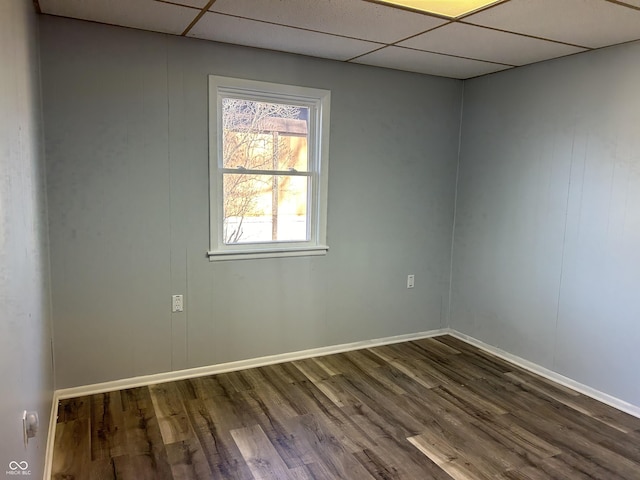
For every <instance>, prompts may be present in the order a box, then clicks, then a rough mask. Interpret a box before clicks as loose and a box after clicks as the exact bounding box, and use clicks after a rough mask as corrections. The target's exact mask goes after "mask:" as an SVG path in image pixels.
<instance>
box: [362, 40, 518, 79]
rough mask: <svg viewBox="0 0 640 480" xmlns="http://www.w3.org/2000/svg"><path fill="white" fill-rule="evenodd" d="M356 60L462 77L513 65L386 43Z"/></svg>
mask: <svg viewBox="0 0 640 480" xmlns="http://www.w3.org/2000/svg"><path fill="white" fill-rule="evenodd" d="M353 62H354V63H362V64H365V65H373V66H376V67H386V68H395V69H396V70H406V71H409V72H417V73H425V74H428V75H438V76H441V77H451V78H460V79H464V78H471V77H477V76H479V75H485V74H487V73H493V72H498V71H500V70H506V69H508V68H511V67H509V66H506V65H497V64H495V63H487V62H479V61H477V60H469V59H466V58H459V57H450V56H447V55H440V54H437V53H429V52H421V51H419V50H411V49H408V48H402V47H386V48H383V49H382V50H378V51H377V52H373V53H369V54H367V55H364V56H362V57H360V58H357V59H355V60H353Z"/></svg>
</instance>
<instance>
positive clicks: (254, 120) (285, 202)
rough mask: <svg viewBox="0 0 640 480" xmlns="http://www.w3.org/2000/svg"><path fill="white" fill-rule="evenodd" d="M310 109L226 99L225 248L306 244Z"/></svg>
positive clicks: (224, 156) (224, 105)
mask: <svg viewBox="0 0 640 480" xmlns="http://www.w3.org/2000/svg"><path fill="white" fill-rule="evenodd" d="M308 119H309V108H308V107H305V106H295V105H288V104H283V103H268V102H259V101H254V100H247V99H238V98H229V97H227V98H223V99H222V124H223V128H222V136H223V138H222V163H223V165H222V172H223V177H222V183H223V215H224V219H223V240H224V243H225V244H237V243H263V242H291V241H306V240H308V238H309V228H308V222H307V218H308V216H309V215H308V214H309V212H308V207H309V201H308V197H309V195H308V192H309V188H310V186H309V181H310V178H311V176H310V175H311V174H310V172H309V166H308V152H307V146H308Z"/></svg>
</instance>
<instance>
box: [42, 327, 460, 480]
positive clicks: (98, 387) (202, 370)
mask: <svg viewBox="0 0 640 480" xmlns="http://www.w3.org/2000/svg"><path fill="white" fill-rule="evenodd" d="M447 333H449V329H448V328H442V329H438V330H430V331H427V332H419V333H409V334H406V335H395V336H392V337H385V338H377V339H373V340H363V341H359V342H352V343H343V344H341V345H332V346H328V347H320V348H312V349H309V350H300V351H298V352H290V353H282V354H278V355H270V356H266V357H259V358H250V359H247V360H239V361H236V362H228V363H220V364H217V365H208V366H206V367H197V368H189V369H186V370H178V371H175V372H165V373H156V374H153V375H144V376H140V377H133V378H125V379H122V380H114V381H110V382H103V383H96V384H93V385H83V386H81V387H72V388H63V389H60V390H56V391H55V392H54V394H53V405H52V409H51V423H50V426H49V436H48V438H47V451H46V455H45V472H44V480H50V479H51V470H52V467H53V464H52V462H53V447H54V443H55V438H56V424H57V418H58V417H57V413H58V403H59V402H60V400H63V399H65V398H75V397H82V396H86V395H95V394H97V393H105V392H112V391H114V390H124V389H127V388H135V387H144V386H147V385H155V384H158V383H166V382H175V381H177V380H184V379H188V378H196V377H204V376H207V375H215V374H218V373H226V372H234V371H238V370H245V369H247V368H255V367H264V366H266V365H274V364H277V363H283V362H292V361H294V360H303V359H305V358H313V357H319V356H322V355H331V354H334V353H343V352H350V351H352V350H360V349H362V348H371V347H379V346H382V345H391V344H393V343H401V342H410V341H412V340H419V339H421V338H429V337H437V336H439V335H445V334H447Z"/></svg>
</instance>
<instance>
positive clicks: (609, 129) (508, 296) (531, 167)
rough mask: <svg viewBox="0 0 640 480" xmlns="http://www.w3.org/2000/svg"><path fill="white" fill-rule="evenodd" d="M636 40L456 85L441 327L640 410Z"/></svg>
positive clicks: (639, 47) (639, 48)
mask: <svg viewBox="0 0 640 480" xmlns="http://www.w3.org/2000/svg"><path fill="white" fill-rule="evenodd" d="M639 58H640V44H639V43H637V42H636V43H634V44H628V45H623V46H619V47H614V48H608V49H604V50H600V51H597V52H592V53H589V54H582V55H578V56H574V57H570V58H566V59H562V60H559V61H551V62H545V63H542V64H538V65H533V66H530V67H525V68H521V69H518V70H514V71H511V72H505V73H501V74H497V75H491V76H488V77H485V78H480V79H477V80H472V81H469V82H467V83H466V84H465V102H464V103H465V104H464V119H463V129H462V139H463V141H462V152H461V157H460V175H459V184H458V199H457V213H456V229H455V242H454V254H453V258H454V269H453V289H452V316H451V326H452V327H453V328H456V329H458V330H460V331H462V332H464V333H466V334H469V335H472V336H474V337H476V338H479V339H480V340H483V341H485V342H487V343H489V344H491V345H495V346H497V347H499V348H502V349H504V350H507V351H509V352H511V353H514V354H515V355H519V356H521V357H524V358H526V359H528V360H531V361H534V362H536V363H539V364H541V365H543V366H545V367H547V368H550V369H552V370H555V371H557V372H559V373H561V374H563V375H566V376H568V377H570V378H573V379H575V380H577V381H579V382H582V383H584V384H587V385H589V386H592V387H594V388H596V389H599V390H601V391H604V392H607V393H609V394H611V395H614V396H616V397H619V398H621V399H623V400H626V401H628V402H631V403H634V404H635V405H640V384H639V382H637V381H636V379H637V371H636V370H637V368H636V366H637V365H638V364H639V363H640V350H638V348H637V345H638V343H639V341H640V324H639V322H638V319H639V318H640V315H639V314H640V296H638V291H639V288H640V274H639V273H638V272H640V253H638V245H640V210H639V209H638V208H637V207H638V205H640V203H638V202H639V201H640V196H639V194H638V192H639V191H640V153H639V152H640V140H639V139H640V113H639V112H640V102H639V100H638V95H637V85H639V84H640V62H639V61H638V59H639Z"/></svg>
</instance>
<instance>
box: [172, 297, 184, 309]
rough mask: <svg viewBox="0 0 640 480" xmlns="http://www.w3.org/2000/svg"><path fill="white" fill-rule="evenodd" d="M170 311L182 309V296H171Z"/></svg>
mask: <svg viewBox="0 0 640 480" xmlns="http://www.w3.org/2000/svg"><path fill="white" fill-rule="evenodd" d="M171 311H172V312H173V313H176V312H183V311H184V297H183V296H182V295H172V296H171Z"/></svg>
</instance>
